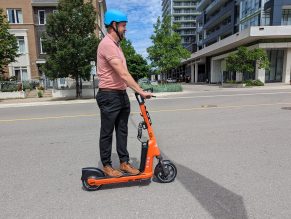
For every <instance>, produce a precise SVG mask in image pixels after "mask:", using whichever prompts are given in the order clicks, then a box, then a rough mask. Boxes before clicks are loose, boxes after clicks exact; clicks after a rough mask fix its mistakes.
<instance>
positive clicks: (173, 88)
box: [141, 83, 183, 93]
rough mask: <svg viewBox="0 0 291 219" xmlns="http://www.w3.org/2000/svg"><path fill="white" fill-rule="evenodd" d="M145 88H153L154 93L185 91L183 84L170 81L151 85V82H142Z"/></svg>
mask: <svg viewBox="0 0 291 219" xmlns="http://www.w3.org/2000/svg"><path fill="white" fill-rule="evenodd" d="M141 87H142V88H143V89H148V88H153V92H154V93H159V92H181V91H183V88H182V85H181V84H176V83H170V84H158V85H151V84H141Z"/></svg>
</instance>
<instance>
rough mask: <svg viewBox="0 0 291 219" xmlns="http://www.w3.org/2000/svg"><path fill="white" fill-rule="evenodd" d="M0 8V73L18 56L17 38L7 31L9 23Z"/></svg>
mask: <svg viewBox="0 0 291 219" xmlns="http://www.w3.org/2000/svg"><path fill="white" fill-rule="evenodd" d="M3 13H4V12H3V9H2V8H0V75H1V74H3V73H4V67H5V66H7V65H8V64H9V63H11V62H15V61H16V60H15V58H16V57H18V56H19V54H18V45H17V39H16V37H15V36H14V35H13V34H10V33H9V32H8V29H9V24H8V21H7V19H6V16H5V15H4V14H3Z"/></svg>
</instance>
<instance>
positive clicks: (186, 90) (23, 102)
mask: <svg viewBox="0 0 291 219" xmlns="http://www.w3.org/2000/svg"><path fill="white" fill-rule="evenodd" d="M182 86H183V92H167V93H156V94H155V95H156V96H157V97H158V98H159V97H169V96H176V95H179V96H180V95H183V94H191V93H193V94H194V93H207V92H233V91H252V90H253V91H263V90H287V89H288V90H289V89H290V90H291V85H289V84H284V83H272V84H265V86H262V87H245V88H223V87H220V85H212V84H182ZM128 95H129V98H130V100H135V96H134V92H133V91H132V90H131V89H128ZM95 102H96V100H95V99H94V98H93V97H92V98H82V99H66V98H25V99H2V100H0V109H1V108H9V107H25V106H45V105H57V104H81V103H95Z"/></svg>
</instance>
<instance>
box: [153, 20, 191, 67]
mask: <svg viewBox="0 0 291 219" xmlns="http://www.w3.org/2000/svg"><path fill="white" fill-rule="evenodd" d="M176 30H177V25H171V18H170V16H165V17H164V19H163V20H162V21H161V20H160V17H158V20H157V23H156V24H155V25H154V34H153V35H152V36H151V40H152V42H153V46H151V47H149V48H148V49H147V52H148V54H149V59H150V60H151V64H152V67H153V68H154V69H156V72H157V73H161V72H166V71H168V70H171V69H173V68H176V67H177V66H179V65H180V63H181V60H182V59H186V58H189V57H190V55H191V54H190V52H189V51H188V50H187V49H185V48H184V47H183V46H182V44H181V36H180V35H179V34H178V33H176V32H175V31H176Z"/></svg>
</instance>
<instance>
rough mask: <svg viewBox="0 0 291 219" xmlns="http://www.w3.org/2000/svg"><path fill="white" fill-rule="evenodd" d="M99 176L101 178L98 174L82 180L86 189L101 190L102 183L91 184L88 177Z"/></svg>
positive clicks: (95, 177)
mask: <svg viewBox="0 0 291 219" xmlns="http://www.w3.org/2000/svg"><path fill="white" fill-rule="evenodd" d="M98 178H99V177H98V176H88V177H87V178H86V179H84V180H82V184H83V188H84V189H85V190H87V191H97V190H99V189H100V188H101V187H102V185H97V186H96V185H94V186H91V185H89V183H88V179H98Z"/></svg>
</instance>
